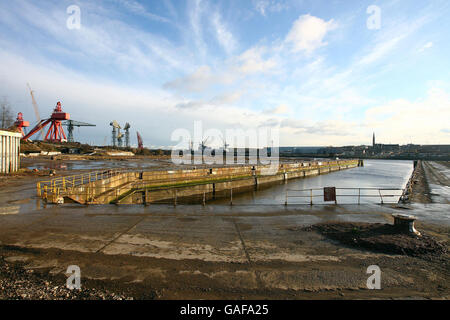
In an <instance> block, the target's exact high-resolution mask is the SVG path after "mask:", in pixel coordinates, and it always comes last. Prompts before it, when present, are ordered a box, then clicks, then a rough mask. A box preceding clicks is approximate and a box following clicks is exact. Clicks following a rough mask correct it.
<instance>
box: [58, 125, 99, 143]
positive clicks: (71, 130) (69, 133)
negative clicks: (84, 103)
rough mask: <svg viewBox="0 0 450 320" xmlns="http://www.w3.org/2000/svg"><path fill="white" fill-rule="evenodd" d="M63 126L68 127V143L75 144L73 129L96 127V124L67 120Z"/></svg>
mask: <svg viewBox="0 0 450 320" xmlns="http://www.w3.org/2000/svg"><path fill="white" fill-rule="evenodd" d="M62 125H63V126H66V127H67V141H69V142H74V139H73V128H74V127H95V124H90V123H86V122H81V121H75V120H66V121H64V122H63V124H62Z"/></svg>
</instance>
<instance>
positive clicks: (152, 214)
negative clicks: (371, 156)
mask: <svg viewBox="0 0 450 320" xmlns="http://www.w3.org/2000/svg"><path fill="white" fill-rule="evenodd" d="M401 167H402V168H403V169H404V170H405V171H404V174H401V175H399V176H394V177H393V178H392V179H390V180H385V185H389V186H391V185H392V183H393V184H399V183H400V184H401V183H403V181H405V180H407V177H404V175H406V172H407V168H409V167H408V165H405V166H404V167H403V165H402V166H401ZM368 168H370V166H369V167H368ZM353 172H355V174H357V175H358V173H361V171H358V170H354V169H350V170H346V171H341V172H336V173H331V174H327V175H323V176H319V177H311V178H307V179H299V180H297V181H293V182H294V183H309V181H316V182H314V183H319V181H322V182H323V181H324V180H321V179H333V176H334V175H339V174H345V175H347V174H348V175H351V174H352V173H353ZM373 176H377V175H376V174H374V175H373ZM378 176H379V179H381V180H383V178H381V175H378ZM359 177H360V178H361V177H362V176H361V174H359ZM315 178H319V180H314V179H315ZM344 178H345V176H340V179H335V180H334V182H336V181H342V182H346V183H353V182H355V181H358V179H355V180H351V179H350V180H346V179H344ZM348 179H349V178H348ZM374 179H378V178H374ZM38 180H42V178H40V179H39V178H36V177H31V178H30V177H28V178H27V179H12V180H11V181H10V183H9V185H8V187H7V188H1V189H0V201H1V206H0V207H1V209H0V244H1V245H2V246H5V245H9V246H11V245H12V246H16V247H17V248H21V250H20V252H16V251H14V250H13V251H8V250H6V252H5V253H4V254H5V255H7V256H8V259H9V260H10V261H11V263H14V261H22V263H26V265H27V267H28V268H36V269H39V268H41V269H42V268H44V269H46V270H50V272H52V273H54V274H63V272H64V270H65V269H66V268H67V266H68V265H70V264H77V265H79V266H80V268H81V270H82V274H83V276H84V277H86V278H88V279H99V280H102V281H103V280H104V281H108V283H109V284H111V283H116V284H115V285H117V286H119V287H120V288H127V287H129V286H130V283H133V284H136V283H139V284H142V286H143V287H142V291H136V292H135V293H136V295H138V296H144V293H145V294H148V292H149V290H150V288H152V289H151V290H156V291H155V296H157V297H162V298H206V299H207V298H242V297H248V298H251V297H253V298H264V297H266V298H267V297H271V298H300V297H333V294H336V295H337V291H335V290H349V291H348V292H347V291H345V292H346V293H345V294H346V295H347V296H348V297H350V296H353V297H355V298H362V297H366V298H367V297H373V293H371V292H368V291H367V290H365V284H366V279H367V275H366V268H367V266H369V265H372V264H379V265H380V266H381V268H382V270H383V279H384V280H383V285H384V286H385V287H384V288H385V290H384V291H383V292H382V294H383V295H381V296H380V297H383V296H384V297H386V296H388V297H398V296H400V297H405V296H411V295H412V296H418V297H445V296H448V295H450V293H449V289H448V287H447V286H446V283H449V281H448V280H449V279H450V276H449V274H448V270H447V266H448V263H447V262H445V263H447V264H445V263H442V262H433V263H430V262H424V261H422V260H420V259H419V260H418V259H416V258H411V257H403V256H399V255H385V254H378V253H371V252H366V251H364V250H360V249H357V248H349V247H345V246H342V245H339V244H337V243H334V242H332V241H330V240H328V239H326V238H325V237H324V236H322V235H320V234H317V233H314V232H302V231H301V229H302V228H304V227H306V226H309V225H313V224H316V223H320V222H328V221H341V222H376V223H392V217H391V214H392V213H407V214H413V215H416V216H418V218H419V221H420V224H418V226H417V228H418V229H419V231H421V230H424V229H423V228H425V229H426V230H427V231H428V230H431V231H433V232H435V234H436V235H437V236H441V237H442V239H443V241H447V240H446V239H448V230H449V228H450V217H449V214H448V212H449V210H448V208H449V207H448V205H446V204H438V203H436V204H434V203H433V204H428V205H408V206H406V205H401V206H397V205H393V206H391V205H383V206H382V205H377V204H364V205H359V206H358V205H354V204H351V205H343V204H338V205H334V204H332V205H315V206H309V205H295V204H290V205H288V206H284V205H279V204H274V203H273V202H271V203H270V204H259V203H256V204H252V203H251V204H246V205H244V204H241V205H233V206H230V205H228V204H223V205H220V204H218V205H210V204H207V205H206V206H201V205H178V206H176V207H174V206H173V205H149V206H143V205H119V206H116V205H89V206H83V205H75V204H73V205H70V204H64V205H45V204H44V203H42V202H41V201H40V200H39V199H37V198H36V197H35V183H36V181H38ZM307 180H308V181H307ZM381 180H376V181H381ZM329 181H332V180H329ZM377 183H378V182H377ZM276 187H285V186H284V185H281V186H275V188H276ZM271 191H273V189H266V190H264V192H267V193H269V192H271ZM281 194H282V193H281ZM246 196H248V195H246ZM244 197H245V195H244ZM277 197H278V196H277ZM277 197H275V199H278V198H277ZM266 203H267V202H266ZM446 237H447V238H446ZM23 261H25V262H23ZM114 281H117V282H114ZM164 288H166V289H167V290H166V289H164ZM136 290H138V289H136ZM330 290H331V291H330Z"/></svg>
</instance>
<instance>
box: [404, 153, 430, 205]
mask: <svg viewBox="0 0 450 320" xmlns="http://www.w3.org/2000/svg"><path fill="white" fill-rule="evenodd" d="M414 177H415V178H414V179H413V180H412V193H411V194H410V196H409V197H410V201H412V202H415V203H431V192H430V187H429V186H428V181H427V178H426V176H425V171H424V168H423V161H420V162H419V163H418V166H417V168H416V172H415V175H414Z"/></svg>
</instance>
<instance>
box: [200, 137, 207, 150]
mask: <svg viewBox="0 0 450 320" xmlns="http://www.w3.org/2000/svg"><path fill="white" fill-rule="evenodd" d="M208 140H209V137H207V138H206V139H203V140H202V142H201V143H199V147H200V148H201V151H202V153H203V152H204V151H205V149H206V148H207V145H206V142H208Z"/></svg>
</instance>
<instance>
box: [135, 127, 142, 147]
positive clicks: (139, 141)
mask: <svg viewBox="0 0 450 320" xmlns="http://www.w3.org/2000/svg"><path fill="white" fill-rule="evenodd" d="M136 135H137V141H138V149H144V141H142V137H141V135H140V134H139V132H137V131H136Z"/></svg>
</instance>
